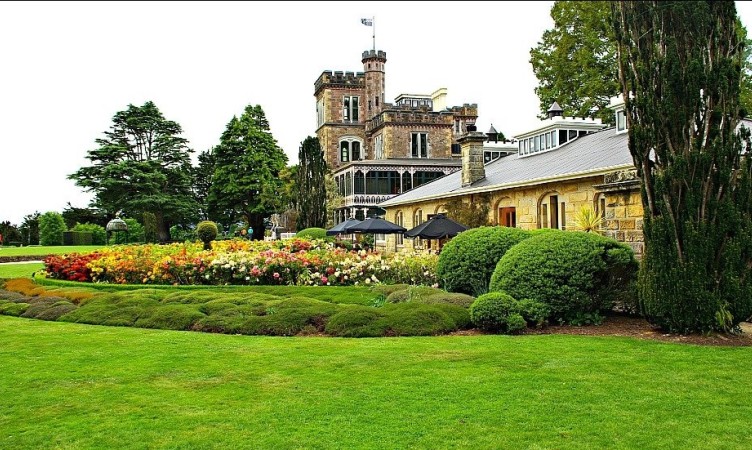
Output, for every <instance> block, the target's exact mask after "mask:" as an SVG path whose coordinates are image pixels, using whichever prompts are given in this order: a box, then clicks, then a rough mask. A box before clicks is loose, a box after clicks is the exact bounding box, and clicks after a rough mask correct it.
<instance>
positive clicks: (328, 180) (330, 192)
mask: <svg viewBox="0 0 752 450" xmlns="http://www.w3.org/2000/svg"><path fill="white" fill-rule="evenodd" d="M324 184H325V185H326V228H331V227H333V226H334V214H333V213H334V211H336V210H337V209H338V208H340V207H342V204H343V203H344V199H343V197H342V195H340V193H339V190H338V189H337V182H336V181H334V176H333V175H332V173H331V172H327V174H326V176H325V177H324Z"/></svg>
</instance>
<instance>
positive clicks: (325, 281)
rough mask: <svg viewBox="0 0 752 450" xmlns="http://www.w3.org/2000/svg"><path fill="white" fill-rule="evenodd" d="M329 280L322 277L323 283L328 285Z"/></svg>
mask: <svg viewBox="0 0 752 450" xmlns="http://www.w3.org/2000/svg"><path fill="white" fill-rule="evenodd" d="M328 281H329V280H328V279H327V278H326V277H321V282H322V283H324V284H326V283H327V282H328Z"/></svg>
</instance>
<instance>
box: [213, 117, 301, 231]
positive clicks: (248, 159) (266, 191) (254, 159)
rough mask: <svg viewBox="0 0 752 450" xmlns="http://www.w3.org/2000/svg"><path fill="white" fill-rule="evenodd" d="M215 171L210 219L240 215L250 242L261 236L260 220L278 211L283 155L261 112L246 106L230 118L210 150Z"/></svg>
mask: <svg viewBox="0 0 752 450" xmlns="http://www.w3.org/2000/svg"><path fill="white" fill-rule="evenodd" d="M213 155H214V159H215V166H214V167H215V169H214V174H213V177H212V183H211V187H210V188H209V193H208V196H207V203H208V206H209V212H210V214H209V215H210V217H229V218H230V219H232V220H229V222H234V221H235V220H234V219H235V218H236V217H237V216H238V215H240V216H243V217H244V218H245V221H246V223H247V224H248V225H249V226H250V227H252V228H253V231H254V236H253V238H254V239H261V238H262V236H263V234H264V219H265V218H267V217H268V216H269V215H270V214H272V213H276V212H278V211H279V210H281V209H282V207H283V205H282V204H281V201H282V199H281V196H280V192H281V190H282V181H281V180H280V178H279V174H280V171H282V169H284V168H285V166H286V165H287V156H286V155H285V152H284V151H282V149H281V148H280V147H279V146H278V145H277V141H276V140H275V139H274V137H273V136H272V133H271V131H270V130H269V122H268V121H267V119H266V115H265V114H264V110H263V109H262V108H261V106H258V105H255V106H254V105H248V106H246V108H245V110H244V112H243V114H242V115H241V116H240V118H237V117H233V118H232V119H231V120H230V122H229V123H228V124H227V127H226V128H225V131H224V132H223V133H222V137H221V138H220V143H219V145H217V146H216V147H214V149H213Z"/></svg>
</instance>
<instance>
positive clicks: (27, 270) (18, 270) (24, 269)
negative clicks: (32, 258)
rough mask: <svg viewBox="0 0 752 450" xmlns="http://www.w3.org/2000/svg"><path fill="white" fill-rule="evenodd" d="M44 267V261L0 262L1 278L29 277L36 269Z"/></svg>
mask: <svg viewBox="0 0 752 450" xmlns="http://www.w3.org/2000/svg"><path fill="white" fill-rule="evenodd" d="M40 269H44V264H42V263H15V264H0V278H27V277H31V274H32V273H33V272H34V271H36V270H40Z"/></svg>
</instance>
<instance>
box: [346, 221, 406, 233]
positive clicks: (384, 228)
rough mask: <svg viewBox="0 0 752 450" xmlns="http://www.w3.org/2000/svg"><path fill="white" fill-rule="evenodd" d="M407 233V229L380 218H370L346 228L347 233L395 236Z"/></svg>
mask: <svg viewBox="0 0 752 450" xmlns="http://www.w3.org/2000/svg"><path fill="white" fill-rule="evenodd" d="M405 231H407V228H404V227H401V226H399V225H397V224H394V223H392V222H389V221H387V220H384V219H379V218H378V217H369V218H368V219H366V220H364V221H362V222H360V223H359V224H357V225H352V226H349V227H347V228H345V233H375V234H394V233H404V232H405Z"/></svg>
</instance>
